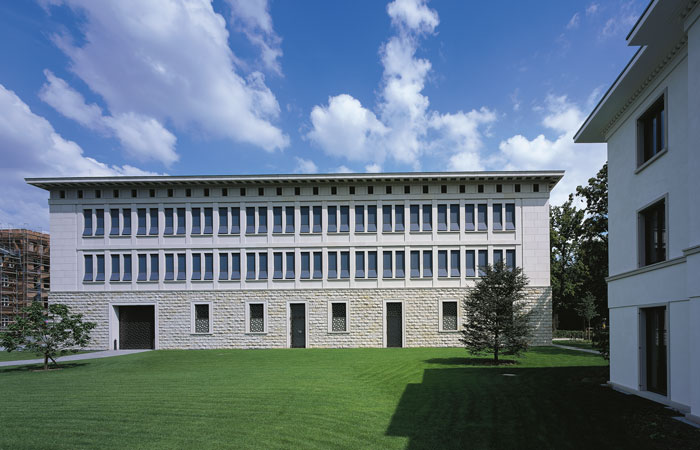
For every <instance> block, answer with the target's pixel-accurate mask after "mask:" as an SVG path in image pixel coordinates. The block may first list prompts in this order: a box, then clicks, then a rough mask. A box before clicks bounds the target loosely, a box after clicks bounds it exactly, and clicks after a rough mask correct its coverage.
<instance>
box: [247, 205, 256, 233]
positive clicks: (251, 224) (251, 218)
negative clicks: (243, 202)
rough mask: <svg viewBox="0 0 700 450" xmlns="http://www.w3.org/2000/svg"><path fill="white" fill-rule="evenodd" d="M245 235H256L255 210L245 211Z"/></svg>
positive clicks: (249, 208) (252, 208)
mask: <svg viewBox="0 0 700 450" xmlns="http://www.w3.org/2000/svg"><path fill="white" fill-rule="evenodd" d="M245 234H255V208H254V207H252V206H251V207H248V208H246V209H245Z"/></svg>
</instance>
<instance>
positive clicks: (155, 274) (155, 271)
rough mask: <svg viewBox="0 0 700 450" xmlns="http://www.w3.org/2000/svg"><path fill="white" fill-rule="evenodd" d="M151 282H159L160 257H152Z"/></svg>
mask: <svg viewBox="0 0 700 450" xmlns="http://www.w3.org/2000/svg"><path fill="white" fill-rule="evenodd" d="M149 281H158V255H151V277H150V279H149Z"/></svg>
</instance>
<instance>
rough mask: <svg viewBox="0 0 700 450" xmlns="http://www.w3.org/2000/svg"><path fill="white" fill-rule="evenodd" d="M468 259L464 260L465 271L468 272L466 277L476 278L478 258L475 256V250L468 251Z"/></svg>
mask: <svg viewBox="0 0 700 450" xmlns="http://www.w3.org/2000/svg"><path fill="white" fill-rule="evenodd" d="M465 256H466V258H465V260H464V263H465V270H466V272H467V273H466V275H467V276H468V277H475V276H476V258H475V255H474V250H467V251H466V255H465Z"/></svg>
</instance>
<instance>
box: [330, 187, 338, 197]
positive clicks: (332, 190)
mask: <svg viewBox="0 0 700 450" xmlns="http://www.w3.org/2000/svg"><path fill="white" fill-rule="evenodd" d="M331 195H338V188H337V187H335V186H331Z"/></svg>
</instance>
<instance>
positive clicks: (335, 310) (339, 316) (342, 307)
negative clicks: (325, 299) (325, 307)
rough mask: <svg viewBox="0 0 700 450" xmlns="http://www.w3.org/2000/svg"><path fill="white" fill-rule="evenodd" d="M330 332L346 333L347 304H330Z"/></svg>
mask: <svg viewBox="0 0 700 450" xmlns="http://www.w3.org/2000/svg"><path fill="white" fill-rule="evenodd" d="M331 331H336V332H338V331H348V304H347V303H346V302H333V303H331Z"/></svg>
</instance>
